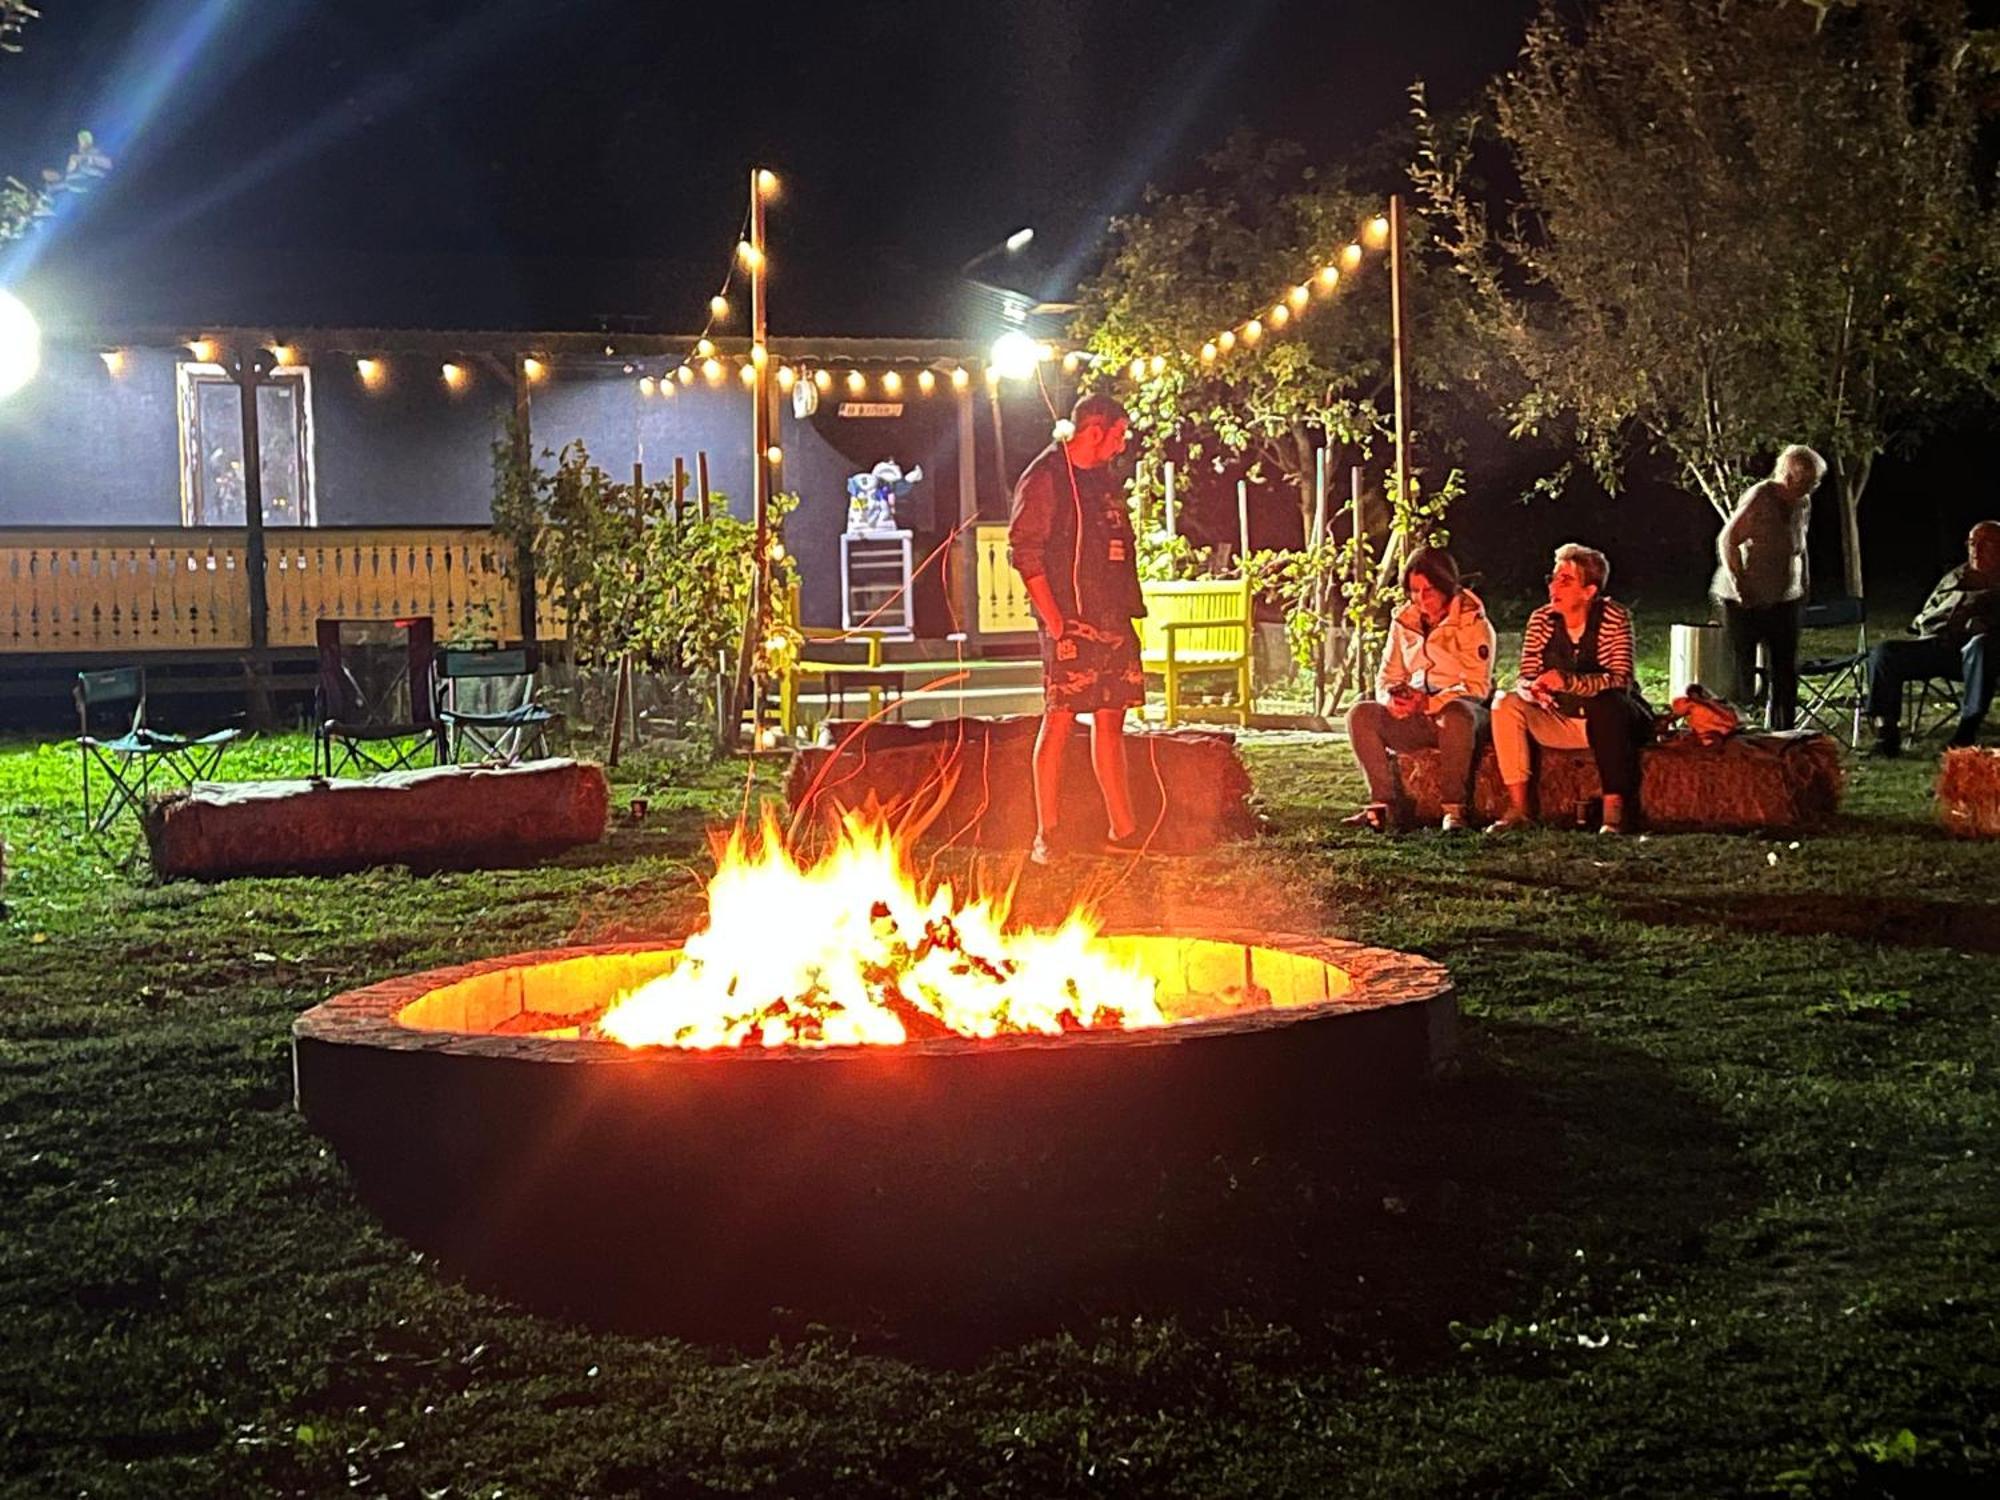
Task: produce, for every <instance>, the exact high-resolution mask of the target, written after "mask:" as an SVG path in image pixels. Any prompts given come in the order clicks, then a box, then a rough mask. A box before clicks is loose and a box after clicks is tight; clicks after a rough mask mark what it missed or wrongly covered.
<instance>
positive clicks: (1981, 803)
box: [1937, 749, 2000, 839]
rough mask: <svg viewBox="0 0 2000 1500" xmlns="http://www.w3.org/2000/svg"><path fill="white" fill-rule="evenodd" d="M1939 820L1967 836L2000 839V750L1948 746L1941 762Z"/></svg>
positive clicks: (1947, 829) (1952, 829) (1952, 830)
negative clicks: (1949, 747) (1952, 748)
mask: <svg viewBox="0 0 2000 1500" xmlns="http://www.w3.org/2000/svg"><path fill="white" fill-rule="evenodd" d="M1937 816H1938V822H1939V823H1941V824H1943V825H1944V831H1945V832H1946V833H1951V834H1956V835H1958V837H1960V838H1967V839H2000V750H1980V749H1960V750H1947V751H1945V753H1944V760H1943V762H1942V763H1941V764H1940V765H1939V766H1938V784H1937Z"/></svg>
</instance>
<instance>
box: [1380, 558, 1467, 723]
mask: <svg viewBox="0 0 2000 1500" xmlns="http://www.w3.org/2000/svg"><path fill="white" fill-rule="evenodd" d="M1494 645H1495V642H1494V635H1493V622H1492V621H1491V620H1489V619H1487V618H1486V606H1485V605H1483V604H1481V603H1480V602H1479V596H1478V595H1477V594H1475V593H1473V592H1472V590H1471V589H1464V588H1462V589H1460V590H1459V591H1458V593H1457V594H1455V595H1454V596H1453V597H1452V601H1451V607H1450V608H1449V609H1447V610H1446V611H1445V614H1444V618H1443V619H1442V620H1440V621H1438V623H1437V624H1436V625H1434V626H1432V627H1431V628H1430V629H1429V630H1425V629H1424V621H1423V616H1422V615H1421V614H1420V613H1419V612H1418V610H1417V606H1416V605H1415V604H1414V603H1412V604H1405V605H1404V606H1403V607H1402V608H1401V609H1399V610H1397V611H1396V615H1395V618H1394V619H1393V620H1391V621H1390V622H1389V639H1388V641H1387V642H1386V643H1384V645H1383V647H1382V667H1381V670H1380V671H1378V672H1377V673H1376V674H1375V696H1376V697H1377V698H1381V699H1384V700H1386V699H1387V698H1388V696H1389V689H1390V688H1392V687H1399V686H1402V685H1404V684H1407V685H1408V686H1410V687H1413V688H1416V689H1418V690H1419V691H1420V692H1424V693H1428V694H1429V695H1430V696H1431V697H1432V698H1433V699H1434V700H1437V699H1440V698H1457V697H1466V698H1473V699H1476V700H1477V701H1479V702H1481V703H1484V702H1485V701H1486V700H1487V699H1489V698H1491V697H1492V696H1493V651H1494ZM1439 706H1441V705H1440V704H1439V703H1437V702H1434V703H1433V705H1432V709H1431V711H1432V712H1436V710H1437V708H1438V707H1439Z"/></svg>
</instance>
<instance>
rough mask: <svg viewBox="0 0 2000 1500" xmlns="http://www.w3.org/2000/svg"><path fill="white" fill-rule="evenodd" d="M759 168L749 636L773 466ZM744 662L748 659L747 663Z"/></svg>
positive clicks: (754, 181)
mask: <svg viewBox="0 0 2000 1500" xmlns="http://www.w3.org/2000/svg"><path fill="white" fill-rule="evenodd" d="M766 180H767V179H766V176H765V174H764V173H763V172H762V171H761V170H760V169H758V168H755V167H753V168H751V171H750V266H749V270H750V376H751V379H750V468H751V472H752V473H753V474H754V475H755V476H756V479H755V483H754V485H753V492H752V499H751V510H750V517H751V522H752V524H753V526H754V528H755V533H754V534H755V540H754V542H753V544H752V545H753V548H754V554H755V555H754V559H753V567H754V572H753V573H752V575H751V577H752V582H751V588H750V636H749V638H750V639H751V640H752V641H756V640H761V639H762V638H763V635H764V620H765V617H766V616H767V615H768V614H769V612H770V600H769V598H767V597H766V596H767V595H768V593H769V592H770V579H771V560H770V557H769V553H770V550H771V491H772V480H773V478H774V476H775V474H776V471H777V464H776V463H775V462H773V461H772V459H771V458H770V457H769V454H770V451H771V450H772V449H773V448H774V447H775V445H776V441H777V440H776V438H775V437H774V436H773V424H772V422H771V399H770V398H771V360H770V356H769V354H768V353H767V352H766V350H767V348H768V346H767V344H766V342H765V340H766V338H767V336H768V334H769V332H770V328H769V321H768V316H767V310H766V308H765V305H764V302H765V289H764V183H765V181H766ZM746 660H747V658H746Z"/></svg>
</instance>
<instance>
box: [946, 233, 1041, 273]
mask: <svg viewBox="0 0 2000 1500" xmlns="http://www.w3.org/2000/svg"><path fill="white" fill-rule="evenodd" d="M1034 237H1035V231H1034V230H1033V229H1031V228H1026V227H1023V228H1021V229H1017V230H1015V231H1014V232H1013V233H1012V234H1010V235H1008V236H1007V238H1006V239H1004V240H1002V241H1000V243H999V244H997V245H988V246H987V247H986V248H985V249H984V250H982V251H980V252H979V253H978V254H977V255H975V256H973V257H972V259H971V260H969V261H967V262H966V263H965V264H964V265H962V266H960V267H959V268H958V274H959V275H961V276H970V275H971V274H972V268H973V267H974V266H977V265H983V264H985V263H986V262H987V261H989V260H991V259H993V257H994V256H996V255H1012V254H1014V253H1015V252H1016V251H1019V250H1021V249H1022V248H1024V247H1025V246H1026V245H1027V243H1028V242H1029V241H1030V240H1032V239H1033V238H1034Z"/></svg>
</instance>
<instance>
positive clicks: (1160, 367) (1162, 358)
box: [1146, 354, 1167, 375]
mask: <svg viewBox="0 0 2000 1500" xmlns="http://www.w3.org/2000/svg"><path fill="white" fill-rule="evenodd" d="M1146 369H1147V371H1148V373H1150V374H1153V375H1164V374H1166V373H1167V357H1166V355H1164V354H1155V355H1154V356H1153V357H1152V358H1151V359H1149V360H1148V361H1146Z"/></svg>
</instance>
